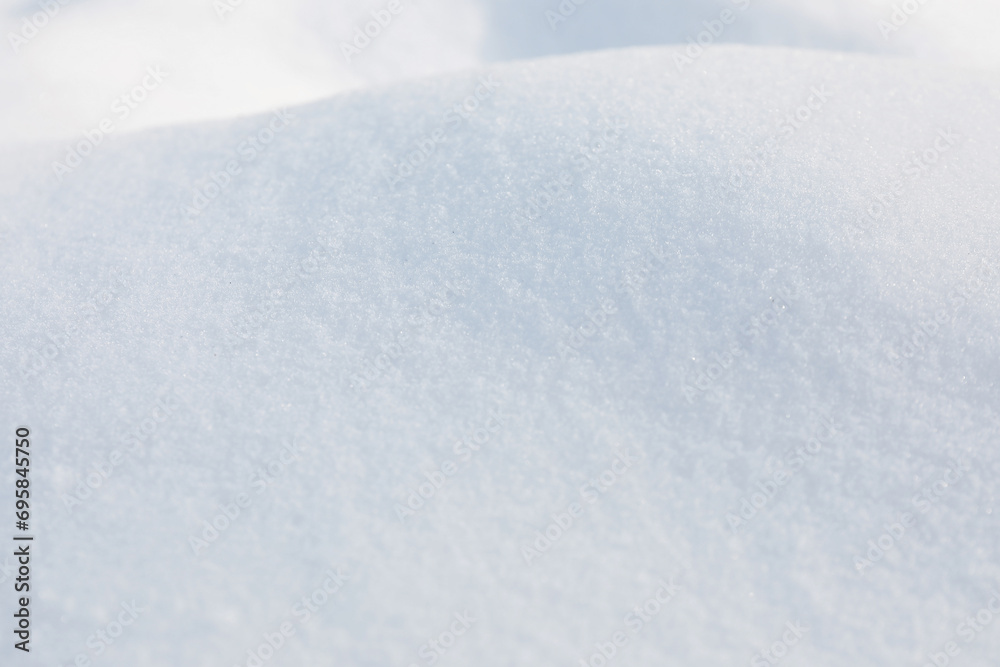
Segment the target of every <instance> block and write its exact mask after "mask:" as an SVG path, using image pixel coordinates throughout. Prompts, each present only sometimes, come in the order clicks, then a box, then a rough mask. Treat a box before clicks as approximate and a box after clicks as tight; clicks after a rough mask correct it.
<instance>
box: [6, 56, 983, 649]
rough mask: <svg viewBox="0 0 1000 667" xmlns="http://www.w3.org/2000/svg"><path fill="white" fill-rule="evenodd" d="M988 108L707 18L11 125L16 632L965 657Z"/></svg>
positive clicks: (976, 532) (9, 421)
mask: <svg viewBox="0 0 1000 667" xmlns="http://www.w3.org/2000/svg"><path fill="white" fill-rule="evenodd" d="M997 118H1000V81H998V80H997V79H996V78H995V77H994V78H989V77H988V76H986V75H983V74H975V73H970V72H964V71H959V70H951V69H937V68H934V67H931V66H928V65H926V64H915V63H912V62H907V61H903V60H894V59H879V58H874V57H868V56H846V55H835V54H830V53H818V52H807V51H796V50H785V49H757V48H746V47H729V46H722V45H718V44H714V45H710V46H709V47H708V48H705V49H703V50H701V51H697V50H691V49H689V48H686V47H683V46H682V47H676V48H647V49H630V50H623V51H609V52H602V53H596V54H588V55H580V56H570V57H558V58H550V59H543V60H535V61H525V62H517V63H512V64H507V65H503V66H498V67H494V68H491V69H488V70H483V71H481V72H476V73H470V74H467V75H465V74H463V75H457V76H449V77H446V78H439V79H433V80H428V81H421V82H417V83H412V84H405V85H397V86H393V87H389V88H384V89H379V90H374V91H367V92H362V93H355V94H350V95H344V96H339V97H335V98H332V99H329V100H326V101H323V102H320V103H315V104H311V105H308V106H303V107H297V108H291V109H282V110H276V111H275V112H274V113H272V114H266V115H261V116H256V117H250V118H242V119H236V120H232V121H226V122H218V123H211V124H204V125H197V126H185V127H175V128H167V129H161V130H155V131H149V132H145V133H142V134H138V135H132V136H123V137H114V136H111V137H106V138H105V140H102V141H100V142H92V143H91V145H88V144H87V142H86V141H83V140H81V141H80V142H77V143H76V144H73V145H63V144H49V145H44V146H28V147H22V148H21V150H19V152H18V154H17V155H16V156H7V157H5V158H4V164H3V187H2V190H0V210H2V211H3V216H2V219H0V224H2V227H3V236H4V241H3V243H2V245H0V258H2V259H0V271H2V280H3V284H4V285H5V287H4V297H3V299H2V300H0V309H2V315H3V316H2V318H0V327H2V331H3V340H4V341H5V344H4V345H3V348H2V351H0V358H2V371H0V373H2V387H3V400H2V402H0V415H2V417H3V419H2V421H3V423H4V424H6V425H7V426H6V427H5V428H8V430H9V431H11V432H12V431H13V429H14V426H16V425H27V426H29V427H30V428H31V429H32V432H33V437H34V443H33V447H35V448H36V451H35V457H36V461H35V463H34V465H35V468H34V471H33V475H34V481H33V485H34V487H33V488H35V489H37V496H36V501H35V502H36V503H37V505H38V507H37V508H36V510H35V512H36V519H35V520H36V522H37V531H36V534H37V547H36V548H37V554H36V559H37V560H36V565H35V567H36V569H37V572H38V577H37V582H36V587H37V592H36V593H35V601H34V604H35V608H34V609H35V613H36V615H37V617H36V619H35V623H36V624H37V625H36V632H37V636H36V641H37V646H36V647H35V651H34V652H33V653H32V654H31V657H30V660H31V661H34V662H31V663H30V664H38V665H42V664H45V665H69V664H71V663H73V661H74V660H76V659H78V657H79V656H85V658H86V659H89V660H92V661H93V663H94V664H106V665H131V666H138V665H163V664H177V665H180V664H183V665H227V666H228V665H246V666H248V667H252V666H254V665H268V666H271V665H317V664H350V665H380V666H381V665H401V666H406V665H411V664H412V665H429V664H441V665H467V664H479V665H509V664H521V665H556V664H564V665H579V664H581V661H583V664H590V665H593V666H594V667H601V666H602V665H604V664H608V665H615V664H620V665H651V664H678V665H681V664H683V665H699V666H701V665H706V666H712V665H719V666H721V665H732V664H752V665H765V664H777V663H778V662H781V663H782V664H784V665H817V666H819V665H830V666H833V665H841V664H845V663H849V664H852V665H858V666H867V665H871V666H873V667H874V666H876V665H878V666H882V665H906V664H914V665H919V664H925V663H931V664H934V662H933V661H934V660H935V659H940V656H944V657H945V659H949V660H954V661H955V662H957V661H958V660H959V658H957V657H954V656H956V655H961V656H962V658H961V660H962V661H963V662H962V664H965V665H969V666H970V667H971V666H972V665H986V664H991V658H992V659H994V660H995V657H996V656H997V655H1000V634H998V631H997V628H996V627H995V626H996V624H997V623H1000V621H998V620H992V621H988V620H986V618H987V614H989V617H990V619H993V617H994V616H995V614H994V613H993V612H995V611H997V608H998V605H1000V597H998V595H997V588H998V586H1000V558H998V556H1000V537H998V535H1000V532H998V530H997V528H998V525H997V516H996V514H995V513H994V505H995V503H996V497H997V491H998V485H997V474H998V464H1000V461H998V452H997V437H998V428H1000V420H998V414H997V405H998V404H1000V402H998V401H1000V385H998V379H1000V362H998V358H1000V345H998V342H1000V340H998V336H997V326H998V322H1000V317H998V316H1000V300H998V275H997V274H998V270H1000V265H998V259H1000V248H998V245H997V221H998V213H1000V206H998V204H1000V202H998V196H1000V189H998V188H997V180H998V175H1000V127H998V124H997ZM3 474H4V475H5V476H6V477H5V479H6V480H7V481H5V482H4V483H5V484H6V483H7V482H8V481H12V480H13V474H12V473H9V471H7V470H5V471H4V473H3ZM8 478H9V479H8ZM8 567H9V564H8ZM4 576H5V577H8V578H9V577H11V576H12V575H11V574H9V573H8V571H7V570H5V571H4ZM7 602H8V600H7V597H5V598H4V601H3V603H4V604H6V603H7ZM991 605H992V609H993V611H990V608H991ZM980 610H986V612H985V613H981V612H980ZM977 614H980V615H979V616H978V619H979V620H978V621H975V619H976V618H977V616H976V615H977ZM968 617H972V618H973V619H974V620H973V623H972V625H970V624H969V622H968V621H967V620H966V619H967V618H968ZM126 621H128V623H127V624H125V622H126ZM974 627H977V628H979V630H975V629H974ZM115 633H118V634H115ZM102 636H103V637H104V638H102ZM949 642H955V644H954V646H952V645H951V644H950V643H949ZM946 647H947V648H946ZM952 649H955V650H958V651H959V653H955V652H954V651H953V650H952ZM949 656H952V657H949ZM26 664H28V663H27V662H26ZM78 664H79V663H78Z"/></svg>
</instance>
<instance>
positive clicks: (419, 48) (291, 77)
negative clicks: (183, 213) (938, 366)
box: [0, 0, 1000, 141]
mask: <svg viewBox="0 0 1000 667" xmlns="http://www.w3.org/2000/svg"><path fill="white" fill-rule="evenodd" d="M47 1H48V0H34V1H32V0H17V1H12V0H4V2H2V3H0V31H2V34H3V35H4V36H5V39H4V42H5V44H4V46H3V48H0V91H2V93H3V94H2V95H0V141H11V140H14V141H18V140H26V139H29V140H30V139H45V138H53V137H73V136H76V135H78V134H80V133H82V132H83V131H85V130H87V129H90V128H91V127H92V126H94V125H95V124H96V123H97V122H98V121H99V120H100V119H101V118H103V117H105V116H106V115H107V114H108V110H109V108H110V105H111V104H112V103H113V101H114V100H115V99H116V98H118V97H119V96H121V95H122V94H124V93H126V92H127V91H128V90H130V89H131V88H132V87H133V86H135V85H136V84H137V83H139V81H140V80H141V78H142V76H143V72H144V71H145V70H146V68H147V67H148V66H152V65H159V66H161V67H163V68H164V69H165V70H166V71H167V72H169V73H170V77H169V84H168V85H165V86H163V87H162V88H161V89H159V90H157V91H156V94H155V95H151V96H150V97H149V99H148V100H147V101H145V102H144V103H143V104H142V106H141V108H139V109H137V110H136V112H135V113H133V114H131V115H130V117H129V118H128V119H127V120H126V121H125V122H123V123H122V124H121V126H120V127H119V129H120V130H129V129H137V128H140V127H149V126H156V125H166V124H170V123H176V122H183V121H193V120H202V119H210V118H225V117H230V116H233V115H239V114H248V113H253V112H259V111H264V110H267V109H271V108H273V107H277V106H283V105H291V104H297V103H302V102H307V101H311V100H316V99H321V98H324V97H327V96H329V95H332V94H334V93H338V92H342V91H345V90H350V89H356V88H361V87H367V86H371V85H378V84H385V83H390V82H393V81H398V80H401V79H406V78H411V77H417V76H424V75H428V74H435V73H441V72H448V71H456V70H462V69H467V68H469V67H473V66H476V65H479V64H483V63H490V62H496V61H504V60H510V59H514V58H533V57H537V56H543V55H551V54H560V53H572V52H578V51H588V50H595V49H603V48H611V47H625V46H635V45H655V44H678V43H679V44H683V43H686V41H687V39H688V38H689V37H692V38H693V37H694V36H695V35H696V34H697V32H698V31H700V30H702V29H703V28H702V21H705V20H710V19H713V18H716V17H717V16H718V14H719V11H720V10H721V9H722V8H724V7H726V6H734V5H740V6H742V5H744V4H748V5H749V6H748V8H747V10H746V12H745V13H744V14H743V15H742V16H741V17H740V20H739V21H738V22H737V23H736V24H734V25H733V26H731V27H729V28H727V30H726V32H725V34H724V35H723V36H722V38H721V41H725V42H736V43H744V44H759V45H773V46H794V47H805V48H818V49H833V50H840V51H856V52H863V53H881V54H897V55H902V56H911V57H916V58H921V59H926V60H930V61H934V62H939V63H947V64H954V65H961V66H970V67H992V68H995V67H997V66H1000V39H998V38H997V30H998V26H1000V3H998V2H995V0H950V1H945V0H925V1H924V4H918V0H911V1H912V2H913V3H914V5H915V6H918V7H919V10H918V11H917V12H916V13H915V14H914V15H913V17H912V18H910V19H909V20H908V21H907V23H906V25H905V26H904V27H903V28H902V29H900V30H899V31H896V32H893V33H892V34H891V35H890V36H889V39H885V38H884V37H883V34H882V33H881V32H880V31H879V28H878V26H877V22H878V21H879V20H888V19H889V17H890V16H891V15H892V12H893V6H894V5H896V6H899V5H900V4H902V3H901V2H894V1H892V0H810V1H808V2H806V1H797V0H749V2H747V3H745V2H744V1H743V0H740V2H738V3H731V2H721V1H719V0H700V1H694V0H657V1H654V0H588V1H587V2H585V3H583V4H582V5H580V6H578V7H576V9H575V12H574V13H573V14H572V15H571V16H570V17H569V18H568V20H567V21H565V22H561V23H558V24H557V25H556V27H555V29H554V30H553V29H552V28H551V25H550V21H549V20H548V19H547V18H546V14H545V13H546V11H558V7H559V5H560V0H437V1H434V2H431V1H429V0H400V2H401V6H402V11H401V12H400V14H399V15H397V16H395V17H394V20H393V21H392V23H391V24H390V25H389V26H387V27H386V29H385V31H384V32H383V33H382V34H380V35H379V36H378V37H377V38H376V39H375V40H373V43H372V44H371V45H370V46H369V47H368V48H367V49H365V51H364V52H363V54H362V55H361V56H359V57H357V58H355V59H353V61H352V62H350V63H348V62H347V59H346V58H345V57H344V55H343V53H342V50H341V46H340V45H341V43H343V42H349V41H350V40H351V38H352V36H353V34H354V29H355V28H357V27H359V26H363V25H364V24H365V23H366V22H368V21H370V20H371V12H372V11H378V10H384V9H385V8H386V6H387V4H388V0H370V1H350V0H346V1H345V0H338V1H333V2H324V1H314V0H286V1H282V2H278V1H275V0H271V1H265V0H242V2H239V0H138V1H135V2H131V1H126V0H63V2H65V3H66V4H65V5H60V4H59V3H58V2H57V0H51V3H54V4H53V5H52V6H57V7H59V9H58V11H57V12H56V13H55V14H54V15H53V16H52V18H51V19H46V20H45V21H44V23H45V24H44V25H43V26H42V27H41V28H40V29H39V30H38V31H37V35H35V36H33V37H31V38H30V39H28V40H27V41H26V43H24V44H18V45H17V47H16V49H17V50H16V52H15V48H14V47H13V46H12V45H11V43H10V37H9V35H10V34H11V33H14V34H20V32H21V30H22V29H23V22H24V21H25V20H26V19H28V20H30V18H31V17H32V16H33V15H37V14H38V13H39V12H41V11H42V4H45V3H46V2H47ZM566 2H567V3H568V2H569V0H566ZM228 3H231V4H228ZM237 3H238V4H237ZM39 22H42V21H41V20H39Z"/></svg>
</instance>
